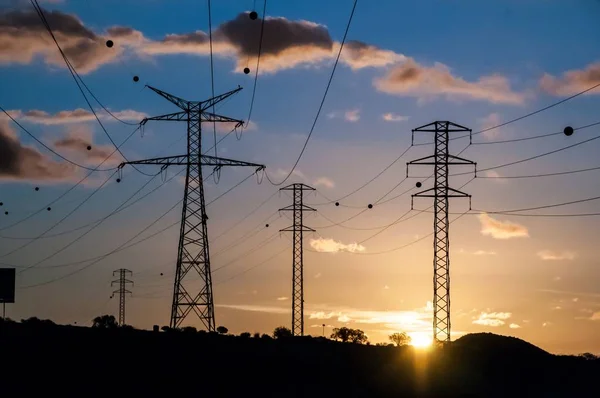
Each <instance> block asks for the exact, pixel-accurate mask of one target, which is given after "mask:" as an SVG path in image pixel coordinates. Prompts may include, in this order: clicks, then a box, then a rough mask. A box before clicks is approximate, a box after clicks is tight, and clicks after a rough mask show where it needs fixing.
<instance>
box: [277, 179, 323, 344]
mask: <svg viewBox="0 0 600 398" xmlns="http://www.w3.org/2000/svg"><path fill="white" fill-rule="evenodd" d="M314 190H315V189H314V188H312V187H309V186H308V185H305V184H291V185H288V186H287V187H285V188H281V189H280V191H292V193H293V196H294V203H293V204H292V205H290V206H287V207H284V208H282V209H279V211H293V212H294V224H293V225H292V226H290V227H287V228H284V229H280V230H279V231H280V232H293V233H294V250H293V253H292V336H298V335H300V336H304V264H303V257H304V253H303V248H302V242H303V233H304V232H315V230H314V229H312V228H309V227H307V226H305V225H304V224H303V217H302V215H303V213H304V212H305V211H316V210H315V209H313V208H312V207H309V206H306V205H304V203H303V199H304V191H314Z"/></svg>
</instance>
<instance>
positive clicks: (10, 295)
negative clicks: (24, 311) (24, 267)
mask: <svg viewBox="0 0 600 398" xmlns="http://www.w3.org/2000/svg"><path fill="white" fill-rule="evenodd" d="M14 302H15V269H14V268H0V303H14Z"/></svg>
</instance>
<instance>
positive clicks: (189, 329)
mask: <svg viewBox="0 0 600 398" xmlns="http://www.w3.org/2000/svg"><path fill="white" fill-rule="evenodd" d="M183 331H184V332H187V333H197V332H198V329H196V328H195V327H193V326H185V327H184V328H183Z"/></svg>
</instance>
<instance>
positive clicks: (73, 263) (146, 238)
mask: <svg viewBox="0 0 600 398" xmlns="http://www.w3.org/2000/svg"><path fill="white" fill-rule="evenodd" d="M213 173H214V171H213ZM213 173H210V174H209V175H207V176H206V177H204V179H205V180H206V179H207V178H209V177H211V176H212V174H213ZM250 177H252V174H251V175H250V176H248V177H246V178H245V179H244V180H242V181H240V182H239V183H237V184H236V185H234V186H233V187H232V188H230V189H228V190H227V191H225V192H224V193H222V194H221V195H219V196H218V197H216V198H215V199H213V200H212V201H210V202H209V203H207V206H209V205H210V204H212V203H214V202H216V201H217V200H218V199H220V198H222V197H223V196H225V195H226V194H227V193H229V192H231V191H232V190H233V189H235V188H236V187H238V186H239V185H240V184H241V183H243V182H244V181H246V180H248V178H250ZM181 202H183V199H182V200H180V201H179V202H177V203H176V204H175V205H174V206H173V207H171V208H170V209H169V210H168V211H167V212H166V213H164V214H163V215H162V216H160V217H159V219H157V220H155V222H154V223H156V222H158V220H160V219H162V218H163V217H164V216H166V214H167V213H169V212H170V211H172V210H173V209H174V208H175V207H176V206H177V205H178V204H180V203H181ZM106 218H108V217H106ZM154 223H153V224H152V225H154ZM180 223H181V221H180V220H178V221H175V222H174V223H172V224H170V225H168V226H167V227H166V228H163V229H161V230H159V231H157V232H155V233H153V234H151V235H149V236H147V237H145V238H143V239H140V240H139V241H137V242H134V243H132V244H129V245H121V246H119V247H118V248H117V249H115V250H112V251H111V252H109V253H107V254H103V255H100V256H96V257H92V258H88V259H85V260H79V261H74V262H70V263H63V264H57V265H52V266H46V267H42V268H40V269H51V268H62V267H67V266H71V265H76V264H81V263H84V262H87V261H92V260H102V259H104V258H106V257H108V256H110V255H112V254H114V253H117V252H119V251H122V250H125V249H128V248H130V247H133V246H136V245H138V244H140V243H142V242H145V241H146V240H148V239H150V238H153V237H154V236H156V235H159V234H160V233H162V232H164V231H166V230H167V229H170V228H172V227H174V226H175V225H177V224H180ZM149 228H150V226H149V227H147V228H146V229H144V230H143V231H142V232H140V233H138V234H137V235H136V236H135V237H134V238H133V239H135V238H136V237H138V236H139V235H141V233H143V232H145V231H146V230H147V229H149ZM133 239H130V240H129V241H127V242H126V244H127V243H129V242H130V241H131V240H133ZM2 265H5V266H13V267H16V268H23V267H21V266H16V265H12V264H6V263H3V264H2Z"/></svg>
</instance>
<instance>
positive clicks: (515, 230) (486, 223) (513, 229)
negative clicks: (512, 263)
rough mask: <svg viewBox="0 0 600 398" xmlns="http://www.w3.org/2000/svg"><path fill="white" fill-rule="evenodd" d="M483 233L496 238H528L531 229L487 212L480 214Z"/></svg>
mask: <svg viewBox="0 0 600 398" xmlns="http://www.w3.org/2000/svg"><path fill="white" fill-rule="evenodd" d="M478 217H479V221H480V222H481V234H482V235H487V236H491V237H492V238H494V239H510V238H528V237H529V231H528V230H527V228H526V227H525V226H523V225H520V224H516V223H513V222H510V221H499V220H496V219H494V218H492V217H490V216H489V215H487V214H485V213H484V214H480V215H479V216H478Z"/></svg>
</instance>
